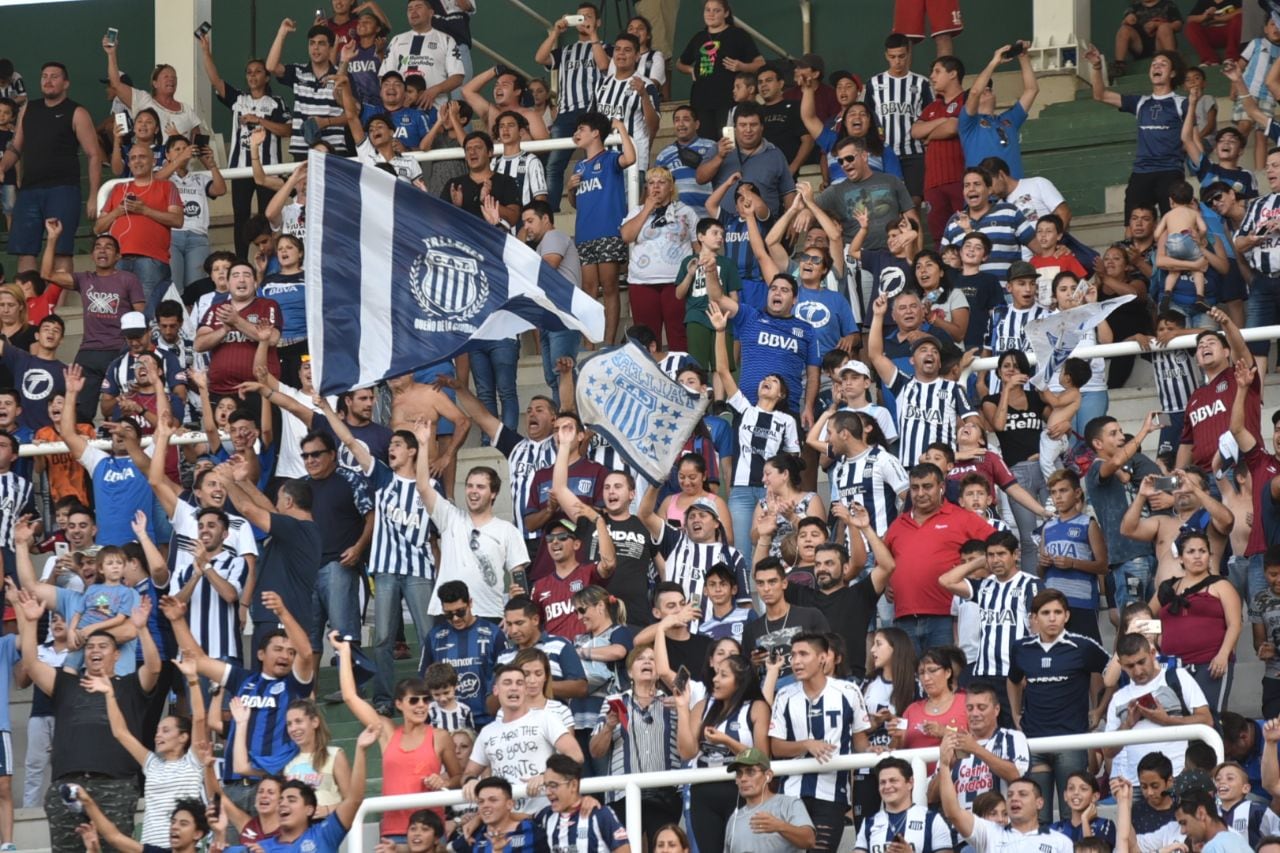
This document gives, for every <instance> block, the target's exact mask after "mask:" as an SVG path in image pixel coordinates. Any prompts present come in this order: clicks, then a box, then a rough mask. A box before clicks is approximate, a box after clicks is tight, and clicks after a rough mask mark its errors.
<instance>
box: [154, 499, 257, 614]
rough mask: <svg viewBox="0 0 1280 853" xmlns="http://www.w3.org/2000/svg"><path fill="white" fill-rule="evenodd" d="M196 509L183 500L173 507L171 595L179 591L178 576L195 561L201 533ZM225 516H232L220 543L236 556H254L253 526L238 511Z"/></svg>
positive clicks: (170, 550) (198, 509)
mask: <svg viewBox="0 0 1280 853" xmlns="http://www.w3.org/2000/svg"><path fill="white" fill-rule="evenodd" d="M199 511H200V508H199V507H197V506H194V505H192V504H189V503H187V502H186V501H184V500H179V501H178V505H177V506H175V507H174V508H173V518H172V519H170V523H171V524H172V525H173V539H172V540H171V542H170V548H169V555H170V562H172V563H173V566H172V576H171V578H170V584H171V586H170V589H169V594H170V595H177V594H178V593H179V592H180V591H181V587H180V586H179V585H178V577H179V576H181V575H184V574H185V573H186V571H187V569H189V568H191V564H192V563H193V562H195V547H196V542H198V541H199V533H200V523H199V521H197V520H196V514H197V513H198V512H199ZM228 517H229V518H230V519H231V529H230V530H229V531H227V541H226V542H225V543H223V547H224V548H225V549H226V550H227V551H229V552H230V553H232V554H234V555H235V556H237V557H245V556H249V555H253V556H257V554H258V543H257V541H256V540H255V539H254V538H253V527H252V526H251V525H250V524H249V522H248V521H246V520H245V519H243V518H241V517H240V516H238V515H234V514H231V513H228Z"/></svg>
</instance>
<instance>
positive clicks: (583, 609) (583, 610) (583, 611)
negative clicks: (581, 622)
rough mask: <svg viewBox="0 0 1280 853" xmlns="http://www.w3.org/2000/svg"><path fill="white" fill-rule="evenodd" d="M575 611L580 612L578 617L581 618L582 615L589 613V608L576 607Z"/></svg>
mask: <svg viewBox="0 0 1280 853" xmlns="http://www.w3.org/2000/svg"><path fill="white" fill-rule="evenodd" d="M573 609H574V610H576V611H578V615H579V616H581V615H582V614H584V613H586V612H587V608H586V606H585V605H582V606H578V607H575V608H573Z"/></svg>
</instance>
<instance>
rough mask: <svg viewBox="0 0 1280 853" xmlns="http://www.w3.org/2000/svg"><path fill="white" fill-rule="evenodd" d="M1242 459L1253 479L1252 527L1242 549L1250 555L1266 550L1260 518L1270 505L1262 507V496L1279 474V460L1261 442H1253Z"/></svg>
mask: <svg viewBox="0 0 1280 853" xmlns="http://www.w3.org/2000/svg"><path fill="white" fill-rule="evenodd" d="M1243 461H1244V464H1245V465H1247V466H1249V476H1250V477H1251V478H1252V479H1253V527H1251V528H1249V544H1248V545H1246V546H1245V549H1244V553H1245V556H1246V557H1252V556H1253V555H1254V554H1261V553H1264V552H1265V551H1266V550H1267V529H1266V526H1265V525H1263V523H1262V519H1263V518H1265V517H1266V516H1264V515H1263V513H1264V512H1266V511H1267V510H1268V509H1269V508H1270V507H1269V506H1268V507H1265V508H1264V507H1263V505H1262V496H1263V495H1264V494H1265V493H1266V491H1267V490H1268V489H1270V488H1271V481H1272V480H1274V479H1275V478H1276V477H1277V476H1280V462H1278V461H1276V458H1275V457H1274V456H1272V455H1271V454H1270V453H1268V452H1267V449H1266V448H1265V447H1263V446H1262V444H1261V443H1258V444H1255V445H1254V446H1253V450H1250V451H1249V452H1248V453H1246V454H1245V455H1244V460H1243ZM1268 504H1270V501H1268Z"/></svg>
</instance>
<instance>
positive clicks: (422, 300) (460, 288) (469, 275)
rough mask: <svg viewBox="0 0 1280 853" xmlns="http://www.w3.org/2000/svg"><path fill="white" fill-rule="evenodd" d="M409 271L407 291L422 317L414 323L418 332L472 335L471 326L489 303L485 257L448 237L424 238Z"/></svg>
mask: <svg viewBox="0 0 1280 853" xmlns="http://www.w3.org/2000/svg"><path fill="white" fill-rule="evenodd" d="M422 244H423V251H422V253H421V254H419V255H418V257H417V258H416V259H415V260H414V262H413V264H412V265H411V266H410V267H409V287H410V288H411V289H412V291H413V298H414V301H416V302H417V303H418V307H419V308H421V309H422V313H423V314H424V315H425V316H423V317H419V318H417V319H415V320H414V321H413V325H414V328H416V329H418V331H421V332H461V333H463V334H466V335H471V334H474V333H475V331H476V328H477V327H476V324H475V323H473V322H471V321H472V320H473V319H474V318H475V317H476V316H477V315H478V314H479V313H480V312H481V311H482V310H484V306H485V304H486V303H487V302H488V301H489V279H488V277H487V276H486V275H485V272H484V255H482V254H480V253H479V252H477V251H476V250H475V249H473V248H472V247H471V246H468V245H466V244H464V243H460V242H458V241H457V240H451V239H449V238H448V237H427V238H425V239H424V240H423V241H422Z"/></svg>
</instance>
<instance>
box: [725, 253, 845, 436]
mask: <svg viewBox="0 0 1280 853" xmlns="http://www.w3.org/2000/svg"><path fill="white" fill-rule="evenodd" d="M799 294H800V285H799V284H797V283H796V280H795V278H794V277H792V276H790V275H787V274H786V273H778V274H777V275H775V276H774V277H773V278H772V280H770V282H769V290H768V295H767V296H766V297H765V310H764V311H763V312H760V311H757V310H756V309H755V308H752V307H751V306H750V305H747V304H746V303H743V304H742V305H739V304H738V303H737V302H735V301H734V300H733V299H731V298H730V297H728V296H726V295H725V293H724V290H723V289H722V288H721V287H720V282H719V281H711V280H708V281H707V297H708V298H709V299H711V300H712V301H714V302H715V303H716V304H717V305H718V306H719V307H720V310H721V311H723V312H724V313H725V314H726V315H727V316H729V317H732V318H733V334H734V336H735V337H737V339H738V340H739V341H741V342H742V373H741V374H740V377H739V379H738V385H739V387H740V388H741V389H742V393H743V394H745V395H746V397H747V399H748V400H750V401H751V404H752V405H755V403H756V393H757V391H758V389H759V387H760V380H761V379H764V377H765V376H767V375H769V374H770V373H773V374H777V375H778V376H781V377H782V379H783V380H784V381H785V382H786V383H787V390H788V391H789V398H788V400H787V405H788V407H789V408H790V410H791V413H792V414H793V415H799V416H800V426H801V427H803V428H804V429H806V430H807V429H809V427H811V426H813V420H814V419H813V404H814V401H815V400H817V398H818V366H819V365H820V364H821V363H822V353H821V352H819V351H818V335H817V333H816V332H815V331H814V329H813V327H812V326H810V325H809V324H808V323H806V322H805V321H804V320H801V319H800V318H799V317H796V316H795V315H794V309H795V305H796V298H797V297H798V296H799ZM801 388H803V389H804V397H803V401H802V400H801V394H800V389H801Z"/></svg>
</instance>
